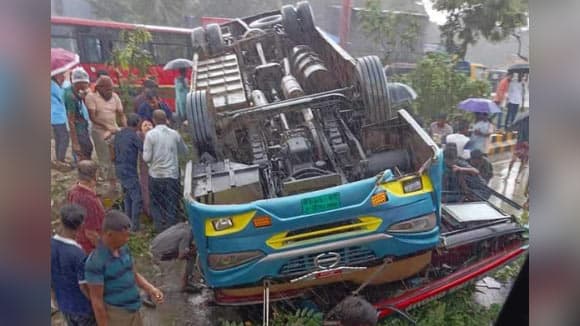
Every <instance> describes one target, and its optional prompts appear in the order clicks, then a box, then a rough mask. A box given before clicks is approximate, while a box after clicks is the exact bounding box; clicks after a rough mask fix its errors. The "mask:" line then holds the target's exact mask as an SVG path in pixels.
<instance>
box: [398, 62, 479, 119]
mask: <svg viewBox="0 0 580 326" xmlns="http://www.w3.org/2000/svg"><path fill="white" fill-rule="evenodd" d="M396 80H399V81H401V82H403V83H406V84H408V85H410V86H411V87H413V89H414V90H415V91H416V92H417V95H418V97H417V99H416V100H415V101H414V103H413V106H414V107H413V109H414V110H415V113H416V114H418V115H419V116H420V117H422V118H423V119H424V120H425V121H428V120H431V119H433V117H434V116H436V115H437V114H439V113H446V114H454V115H463V114H464V113H463V111H459V110H458V109H457V104H458V103H459V102H461V101H462V100H465V99H467V98H469V97H487V96H488V95H489V92H490V86H489V83H488V82H486V81H481V80H475V81H473V80H470V79H469V77H468V76H466V75H464V74H462V73H459V72H456V71H455V70H454V67H453V62H452V60H451V58H450V57H449V56H448V55H445V54H441V53H432V54H428V55H427V56H425V57H424V58H423V59H422V60H421V61H419V62H418V63H417V68H416V69H415V70H414V71H413V72H411V73H409V74H407V75H405V76H397V77H396Z"/></svg>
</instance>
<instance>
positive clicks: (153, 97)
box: [137, 89, 173, 124]
mask: <svg viewBox="0 0 580 326" xmlns="http://www.w3.org/2000/svg"><path fill="white" fill-rule="evenodd" d="M145 99H146V101H145V102H144V103H143V104H141V106H140V107H139V110H137V114H139V116H140V117H141V119H143V120H148V121H151V122H153V111H155V110H163V112H165V115H167V120H168V122H170V121H171V118H172V116H173V113H172V112H171V110H170V109H169V107H168V106H167V104H165V102H163V101H162V100H161V99H160V98H159V96H157V92H156V91H155V90H153V89H148V90H146V91H145ZM168 124H169V123H168Z"/></svg>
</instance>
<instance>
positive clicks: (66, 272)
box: [50, 205, 97, 326]
mask: <svg viewBox="0 0 580 326" xmlns="http://www.w3.org/2000/svg"><path fill="white" fill-rule="evenodd" d="M84 218H85V210H84V209H83V208H82V207H80V206H78V205H65V206H63V207H62V209H61V210H60V223H61V227H62V228H61V230H60V232H59V234H56V235H55V236H54V237H52V239H51V240H50V287H51V289H52V290H53V291H54V294H55V297H56V301H57V303H58V307H59V308H60V311H61V312H62V314H63V315H64V319H65V320H66V322H67V324H68V326H93V325H94V326H96V325H97V322H96V320H95V316H94V315H93V309H92V308H91V302H90V301H89V292H88V287H87V284H86V281H85V277H84V276H85V265H84V262H85V257H86V255H85V253H84V252H83V249H82V248H81V246H80V245H79V244H78V243H77V242H76V241H75V238H76V235H77V231H78V229H79V228H80V226H81V225H82V223H83V220H84Z"/></svg>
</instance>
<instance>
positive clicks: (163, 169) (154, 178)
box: [143, 110, 187, 232]
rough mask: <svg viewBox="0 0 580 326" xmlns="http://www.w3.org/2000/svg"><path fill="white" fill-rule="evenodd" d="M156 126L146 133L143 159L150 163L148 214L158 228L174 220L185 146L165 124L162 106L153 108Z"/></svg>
mask: <svg viewBox="0 0 580 326" xmlns="http://www.w3.org/2000/svg"><path fill="white" fill-rule="evenodd" d="M153 122H154V123H155V128H153V129H152V130H151V131H149V132H147V134H146V135H145V143H144V145H143V160H144V161H145V162H146V163H147V164H148V165H149V176H150V179H149V180H150V182H149V190H150V194H151V214H152V215H153V222H154V224H155V229H156V231H157V232H161V231H163V230H164V229H166V228H167V227H169V226H171V225H174V224H176V223H177V220H176V214H177V203H178V202H179V195H180V190H179V188H180V187H179V160H178V156H179V155H185V154H186V153H187V147H186V146H185V143H184V142H183V139H182V138H181V136H180V135H179V133H178V132H177V131H175V130H173V129H170V128H169V127H167V125H166V123H167V116H166V115H165V112H163V111H161V110H155V112H153Z"/></svg>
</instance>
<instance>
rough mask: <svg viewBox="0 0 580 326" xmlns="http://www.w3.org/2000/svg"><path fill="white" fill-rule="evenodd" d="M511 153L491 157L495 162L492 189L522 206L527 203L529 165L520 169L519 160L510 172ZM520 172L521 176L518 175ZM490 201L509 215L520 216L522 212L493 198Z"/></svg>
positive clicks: (491, 182)
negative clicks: (526, 191)
mask: <svg viewBox="0 0 580 326" xmlns="http://www.w3.org/2000/svg"><path fill="white" fill-rule="evenodd" d="M510 159H511V153H502V154H498V155H496V156H495V157H491V160H492V162H493V178H492V179H491V181H490V184H489V185H490V187H491V188H493V189H494V190H495V191H497V192H499V193H501V194H502V195H504V196H506V197H508V198H510V199H512V200H513V201H515V202H516V203H518V204H520V205H522V204H523V203H524V202H525V201H526V196H525V190H526V189H525V188H526V184H527V182H528V178H529V172H530V169H529V164H528V165H527V166H523V167H521V168H520V165H521V164H520V162H519V160H518V161H517V162H515V163H514V165H513V167H512V170H511V173H510V172H509V170H508V168H509V162H510ZM518 171H519V174H518ZM490 201H491V202H492V203H493V204H495V205H498V206H499V207H500V208H501V209H502V210H505V211H506V212H507V213H510V214H514V215H516V216H519V215H520V214H521V212H519V211H517V210H516V209H514V208H513V207H512V206H510V205H508V204H506V203H504V202H503V201H501V200H499V199H497V198H495V197H493V196H492V197H491V199H490Z"/></svg>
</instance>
